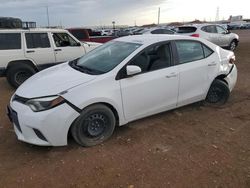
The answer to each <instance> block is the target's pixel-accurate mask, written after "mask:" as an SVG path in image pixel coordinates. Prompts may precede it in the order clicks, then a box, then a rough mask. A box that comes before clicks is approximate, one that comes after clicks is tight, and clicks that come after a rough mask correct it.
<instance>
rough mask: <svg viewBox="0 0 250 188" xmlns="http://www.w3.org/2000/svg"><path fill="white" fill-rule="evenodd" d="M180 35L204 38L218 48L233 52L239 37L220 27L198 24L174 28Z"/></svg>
mask: <svg viewBox="0 0 250 188" xmlns="http://www.w3.org/2000/svg"><path fill="white" fill-rule="evenodd" d="M175 30H176V33H177V34H180V35H190V36H193V37H201V38H204V39H206V40H208V41H210V42H212V43H214V44H217V45H218V46H220V47H223V48H226V49H229V50H232V51H234V50H235V48H236V47H237V45H238V43H239V36H238V35H237V34H235V33H231V32H230V31H228V30H226V29H225V28H224V27H222V26H220V25H212V24H200V25H188V26H180V27H177V28H175Z"/></svg>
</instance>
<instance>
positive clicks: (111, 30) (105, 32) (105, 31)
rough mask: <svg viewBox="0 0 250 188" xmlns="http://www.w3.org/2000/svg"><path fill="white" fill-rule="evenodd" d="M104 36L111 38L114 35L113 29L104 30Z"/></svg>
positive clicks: (102, 33) (102, 32) (102, 31)
mask: <svg viewBox="0 0 250 188" xmlns="http://www.w3.org/2000/svg"><path fill="white" fill-rule="evenodd" d="M101 35H102V36H111V35H113V29H103V30H101Z"/></svg>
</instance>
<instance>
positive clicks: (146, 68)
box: [120, 43, 179, 121]
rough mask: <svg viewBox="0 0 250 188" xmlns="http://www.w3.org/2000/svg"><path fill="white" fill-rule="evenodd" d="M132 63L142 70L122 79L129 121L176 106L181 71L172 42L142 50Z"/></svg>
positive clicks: (123, 96) (124, 103) (125, 113)
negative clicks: (174, 61)
mask: <svg viewBox="0 0 250 188" xmlns="http://www.w3.org/2000/svg"><path fill="white" fill-rule="evenodd" d="M129 65H136V66H139V67H140V68H141V70H142V72H141V73H140V74H138V75H134V76H132V77H128V76H125V77H124V78H122V79H120V87H121V93H122V100H123V108H124V115H125V118H126V120H127V121H132V120H136V119H139V118H142V117H145V116H149V115H152V114H155V113H159V112H162V111H166V110H169V109H172V108H175V107H176V105H177V97H178V84H179V74H178V68H177V67H176V66H173V56H172V53H171V45H170V43H168V44H163V45H158V46H154V47H152V48H151V49H149V50H148V51H144V52H141V53H140V54H138V55H137V56H136V57H135V58H134V59H132V61H131V62H130V63H129ZM125 68H126V67H125Z"/></svg>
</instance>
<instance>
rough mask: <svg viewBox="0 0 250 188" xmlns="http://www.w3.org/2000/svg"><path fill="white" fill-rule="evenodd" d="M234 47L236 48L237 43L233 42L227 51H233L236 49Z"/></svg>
mask: <svg viewBox="0 0 250 188" xmlns="http://www.w3.org/2000/svg"><path fill="white" fill-rule="evenodd" d="M236 46H237V41H236V40H233V41H232V42H231V43H230V45H229V50H231V51H234V50H235V49H236Z"/></svg>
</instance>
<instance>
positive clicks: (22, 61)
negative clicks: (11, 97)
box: [6, 60, 38, 72]
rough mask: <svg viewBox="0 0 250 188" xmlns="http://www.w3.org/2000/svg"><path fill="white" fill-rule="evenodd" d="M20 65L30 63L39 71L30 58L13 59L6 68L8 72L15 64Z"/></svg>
mask: <svg viewBox="0 0 250 188" xmlns="http://www.w3.org/2000/svg"><path fill="white" fill-rule="evenodd" d="M17 64H18V65H20V64H26V65H29V66H31V67H32V68H33V69H34V70H35V71H38V69H37V67H36V66H35V65H34V64H33V62H32V61H30V60H17V61H11V62H9V63H8V66H7V69H6V72H7V71H8V69H9V68H10V67H12V66H15V65H17Z"/></svg>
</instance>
